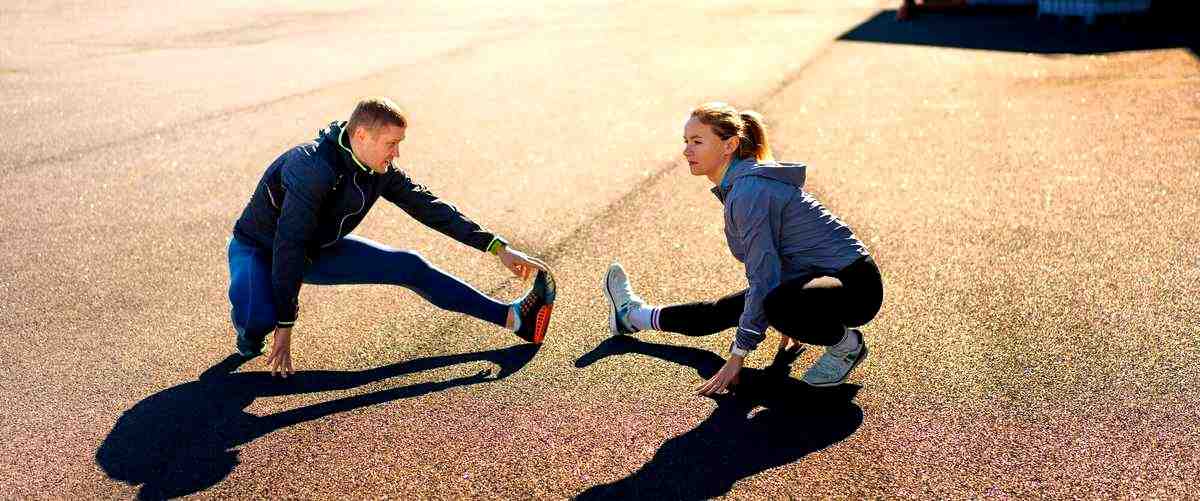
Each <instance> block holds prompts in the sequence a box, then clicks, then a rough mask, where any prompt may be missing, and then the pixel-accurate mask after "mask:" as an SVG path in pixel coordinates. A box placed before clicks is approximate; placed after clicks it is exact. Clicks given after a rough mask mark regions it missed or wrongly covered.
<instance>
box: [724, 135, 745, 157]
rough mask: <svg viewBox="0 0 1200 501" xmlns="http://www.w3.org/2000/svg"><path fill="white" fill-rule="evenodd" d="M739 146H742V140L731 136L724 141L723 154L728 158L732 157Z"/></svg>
mask: <svg viewBox="0 0 1200 501" xmlns="http://www.w3.org/2000/svg"><path fill="white" fill-rule="evenodd" d="M741 144H742V138H740V137H738V136H733V137H731V138H729V139H726V140H725V154H726V155H729V156H733V154H734V152H736V151H737V150H738V146H741Z"/></svg>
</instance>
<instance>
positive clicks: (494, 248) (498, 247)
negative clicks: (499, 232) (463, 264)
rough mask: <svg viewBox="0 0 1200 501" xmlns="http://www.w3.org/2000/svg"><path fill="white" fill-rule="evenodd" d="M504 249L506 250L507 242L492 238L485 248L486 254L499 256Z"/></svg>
mask: <svg viewBox="0 0 1200 501" xmlns="http://www.w3.org/2000/svg"><path fill="white" fill-rule="evenodd" d="M506 248H508V241H506V240H504V239H503V238H500V237H492V242H491V243H489V244H488V246H487V252H488V253H491V254H495V255H497V256H499V255H500V252H501V251H503V250H504V249H506Z"/></svg>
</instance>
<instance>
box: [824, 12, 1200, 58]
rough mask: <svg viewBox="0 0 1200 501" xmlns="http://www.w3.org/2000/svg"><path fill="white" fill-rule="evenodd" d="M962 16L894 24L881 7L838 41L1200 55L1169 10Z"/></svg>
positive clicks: (1198, 34) (1199, 41) (1190, 30)
mask: <svg viewBox="0 0 1200 501" xmlns="http://www.w3.org/2000/svg"><path fill="white" fill-rule="evenodd" d="M967 12H968V13H961V14H951V13H932V14H921V15H920V16H918V17H916V18H915V19H913V20H911V21H908V22H897V21H896V11H894V10H885V11H883V12H880V13H879V14H877V15H875V17H872V18H871V19H869V20H867V21H866V22H863V23H862V24H860V25H858V26H857V27H855V28H853V29H851V30H850V31H847V32H846V33H844V34H842V36H841V37H838V40H849V41H857V42H878V43H891V44H906V45H926V46H937V47H955V48H961V49H977V50H995V51H1006V52H1025V53H1034V54H1104V53H1110V52H1124V51H1134V50H1152V49H1172V48H1187V49H1189V50H1191V52H1192V55H1193V56H1196V57H1200V52H1198V47H1200V30H1197V29H1195V26H1194V23H1193V25H1192V26H1188V25H1187V24H1186V23H1181V22H1178V21H1177V20H1176V19H1175V18H1174V16H1171V15H1170V13H1169V12H1163V13H1154V14H1153V15H1149V14H1148V15H1143V16H1136V17H1133V18H1132V20H1131V21H1128V22H1126V23H1124V24H1121V25H1116V24H1114V23H1110V22H1097V24H1096V25H1094V26H1091V27H1089V28H1086V29H1085V28H1083V27H1080V26H1066V25H1064V24H1063V23H1059V22H1056V21H1053V20H1050V19H1046V18H1043V19H1037V18H1036V17H1034V15H1033V14H1032V13H1023V14H1021V15H1016V14H1002V13H996V12H995V11H992V10H988V9H984V10H982V12H977V13H969V12H972V11H970V10H968V11H967Z"/></svg>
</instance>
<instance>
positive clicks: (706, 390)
mask: <svg viewBox="0 0 1200 501" xmlns="http://www.w3.org/2000/svg"><path fill="white" fill-rule="evenodd" d="M744 361H745V358H744V357H741V356H739V355H730V356H729V360H728V361H726V362H725V365H723V366H721V370H719V371H717V373H716V374H714V375H713V377H711V378H709V379H708V381H705V383H704V384H702V385H700V387H699V388H697V389H696V394H697V395H705V396H713V395H719V394H722V393H725V392H726V390H727V389H728V388H729V385H730V384H737V382H738V373H739V372H741V371H742V363H743V362H744Z"/></svg>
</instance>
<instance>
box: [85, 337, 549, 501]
mask: <svg viewBox="0 0 1200 501" xmlns="http://www.w3.org/2000/svg"><path fill="white" fill-rule="evenodd" d="M537 351H538V345H532V344H523V345H517V346H512V347H509V348H504V349H497V350H490V351H483V352H478V353H465V354H459V355H447V356H437V357H427V358H421V359H417V360H411V361H406V362H399V363H395V364H391V365H386V366H383V367H378V368H374V369H367V370H362V371H299V372H297V373H296V374H295V375H293V376H292V377H289V378H288V379H278V378H273V377H272V376H271V375H270V373H268V372H245V373H234V371H236V370H237V369H238V367H240V366H241V365H242V364H244V363H245V362H246V359H244V358H242V357H241V356H238V355H236V354H234V355H230V356H229V357H227V358H225V359H224V360H222V361H220V362H218V363H217V364H216V365H213V366H212V367H210V368H209V369H208V370H206V371H204V373H203V374H201V375H200V377H199V379H198V380H196V381H192V382H188V383H184V384H181V385H178V386H174V387H171V388H168V389H166V390H163V391H161V392H158V393H155V394H154V395H151V396H149V397H147V398H146V399H144V400H142V401H141V402H138V403H137V404H136V405H134V406H133V407H131V408H130V409H129V410H127V411H125V413H124V414H122V415H121V417H120V418H119V419H117V422H116V424H115V425H114V426H113V429H112V431H111V432H109V434H108V436H107V437H105V439H104V442H103V443H101V444H100V447H99V448H98V449H97V450H96V463H97V464H98V465H99V466H100V467H101V468H102V469H103V470H104V472H105V473H106V474H107V475H108V476H109V477H110V478H112V479H114V480H119V481H121V482H125V483H128V484H131V485H139V484H140V485H142V488H141V489H140V490H139V492H138V497H139V498H143V499H165V498H173V497H178V496H184V495H188V494H193V493H196V492H199V491H202V490H204V489H207V488H209V487H211V486H213V485H216V484H217V483H219V482H220V481H221V480H223V479H224V478H225V477H227V476H228V475H229V473H230V472H232V471H233V469H234V467H235V466H236V465H237V464H238V458H237V455H238V451H237V449H236V448H237V447H238V446H240V445H243V444H246V443H248V442H250V441H252V440H254V439H256V438H258V437H261V436H263V435H266V434H268V433H271V432H273V431H275V430H279V429H281V428H285V427H288V426H292V425H294V424H298V423H303V422H305V421H311V420H314V419H320V418H322V417H325V416H329V415H332V414H337V413H339V412H345V411H348V410H351V409H358V408H361V407H367V406H370V405H375V404H380V403H384V402H389V401H392V400H397V399H402V398H410V397H416V396H420V395H424V394H427V393H433V392H437V391H442V390H445V389H448V388H453V387H456V386H464V385H470V384H477V383H483V382H488V381H498V380H501V379H504V378H506V377H508V376H509V375H511V374H513V373H515V372H517V371H518V370H520V369H521V368H522V367H524V366H525V364H527V363H529V361H530V360H532V359H533V357H534V355H536V354H537ZM480 361H484V362H491V363H494V364H496V365H497V366H499V370H498V371H497V372H496V373H495V374H492V373H491V370H484V371H481V372H479V373H477V374H474V375H471V376H464V377H458V378H454V379H450V380H446V381H435V382H426V383H417V384H413V385H409V386H403V387H398V388H389V389H385V390H380V391H376V392H372V393H366V394H362V395H355V396H350V397H345V398H339V399H335V400H330V401H328V402H322V403H319V404H314V405H309V406H305V407H300V408H297V409H292V410H288V411H284V412H279V413H276V414H271V415H268V416H261V417H260V416H255V415H253V414H250V413H247V412H246V411H245V410H244V409H245V408H246V407H247V406H249V405H250V403H252V402H253V401H254V399H255V398H258V397H270V396H280V395H296V394H302V393H312V392H321V391H334V390H345V389H349V388H355V387H358V386H362V385H365V384H368V383H372V382H375V381H380V380H383V379H387V378H392V377H396V376H400V375H404V374H410V373H415V372H420V371H425V370H430V369H436V368H440V367H448V366H452V365H457V364H462V363H469V362H480Z"/></svg>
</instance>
